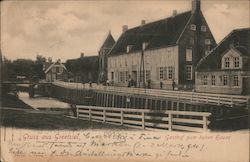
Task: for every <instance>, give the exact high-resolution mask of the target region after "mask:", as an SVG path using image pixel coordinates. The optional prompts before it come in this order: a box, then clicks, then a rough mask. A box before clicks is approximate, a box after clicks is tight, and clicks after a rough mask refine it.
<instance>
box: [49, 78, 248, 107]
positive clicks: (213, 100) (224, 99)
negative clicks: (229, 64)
mask: <svg viewBox="0 0 250 162" xmlns="http://www.w3.org/2000/svg"><path fill="white" fill-rule="evenodd" d="M53 84H55V85H57V86H61V87H65V88H69V89H93V90H99V91H109V92H118V93H126V94H128V93H129V94H139V95H150V96H157V97H166V98H173V99H177V100H183V101H187V102H191V103H205V104H215V105H227V106H231V107H233V106H234V105H236V106H242V105H246V104H247V103H248V102H249V100H250V97H249V96H248V97H247V96H240V95H223V94H212V93H198V92H184V91H171V90H159V89H143V88H128V87H115V86H102V85H96V84H94V85H93V86H92V87H89V85H88V84H81V83H68V82H55V83H53Z"/></svg>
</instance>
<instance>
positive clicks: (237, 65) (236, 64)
mask: <svg viewBox="0 0 250 162" xmlns="http://www.w3.org/2000/svg"><path fill="white" fill-rule="evenodd" d="M233 60H234V68H239V67H240V58H239V57H234V59H233Z"/></svg>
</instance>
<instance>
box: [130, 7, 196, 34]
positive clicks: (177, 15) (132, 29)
mask: <svg viewBox="0 0 250 162" xmlns="http://www.w3.org/2000/svg"><path fill="white" fill-rule="evenodd" d="M189 12H190V13H191V12H192V11H191V10H189V11H185V12H181V13H178V14H177V15H175V16H174V17H172V16H169V17H165V18H162V19H159V20H155V21H151V22H148V23H146V24H144V25H142V26H143V27H144V26H147V25H150V24H153V23H157V22H160V21H163V20H167V19H170V18H175V17H177V16H180V15H182V14H186V13H189ZM142 26H141V25H138V26H135V27H133V28H129V29H128V30H127V31H126V32H128V31H130V30H133V29H136V28H140V27H142ZM126 32H125V33H126Z"/></svg>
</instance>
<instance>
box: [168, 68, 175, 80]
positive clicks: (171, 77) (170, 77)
mask: <svg viewBox="0 0 250 162" xmlns="http://www.w3.org/2000/svg"><path fill="white" fill-rule="evenodd" d="M173 78H174V67H168V79H173Z"/></svg>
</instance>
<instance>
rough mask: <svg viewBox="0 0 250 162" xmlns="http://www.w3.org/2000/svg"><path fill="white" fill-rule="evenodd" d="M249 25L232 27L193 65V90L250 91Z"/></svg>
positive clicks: (240, 92)
mask: <svg viewBox="0 0 250 162" xmlns="http://www.w3.org/2000/svg"><path fill="white" fill-rule="evenodd" d="M249 38H250V28H245V29H237V30H233V31H232V32H231V33H230V34H229V35H228V36H227V37H226V38H224V39H223V40H222V41H221V42H220V44H219V45H218V46H217V47H215V48H214V49H213V50H212V51H211V52H210V53H209V54H208V55H207V56H205V57H204V58H203V59H202V60H201V61H200V62H199V63H198V65H197V67H196V91H198V92H211V93H224V94H246V95H249V94H250V49H249V48H250V41H249Z"/></svg>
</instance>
